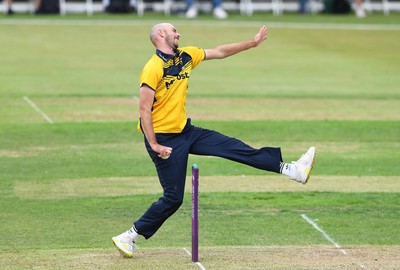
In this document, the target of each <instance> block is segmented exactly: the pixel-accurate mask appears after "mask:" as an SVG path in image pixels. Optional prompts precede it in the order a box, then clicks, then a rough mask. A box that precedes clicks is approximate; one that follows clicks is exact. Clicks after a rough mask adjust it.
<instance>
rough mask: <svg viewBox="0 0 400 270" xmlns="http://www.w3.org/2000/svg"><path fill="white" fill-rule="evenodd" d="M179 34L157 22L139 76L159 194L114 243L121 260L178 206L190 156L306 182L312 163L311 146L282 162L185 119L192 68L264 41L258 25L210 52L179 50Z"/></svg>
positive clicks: (267, 150)
mask: <svg viewBox="0 0 400 270" xmlns="http://www.w3.org/2000/svg"><path fill="white" fill-rule="evenodd" d="M180 37H181V35H180V34H179V33H178V31H177V29H176V28H175V27H174V26H173V25H172V24H170V23H161V24H156V25H154V26H153V27H152V29H151V31H150V40H151V42H152V43H153V45H154V46H155V48H156V51H155V54H154V55H153V56H152V57H151V58H150V60H149V61H148V62H147V63H146V65H145V66H144V68H143V70H142V73H141V74H140V102H139V107H140V108H139V110H140V117H139V122H138V127H137V128H138V131H139V132H141V133H143V134H144V143H145V147H146V149H147V152H148V154H149V156H150V158H151V159H152V161H153V163H154V165H155V168H156V170H157V173H158V177H159V181H160V184H161V186H162V188H163V196H162V197H161V198H160V199H159V200H158V201H156V202H154V203H153V204H152V205H151V206H150V208H149V209H148V210H147V211H146V212H145V213H144V214H143V215H142V216H141V217H140V218H139V219H138V220H137V221H135V222H134V224H133V227H132V228H130V229H129V230H127V231H126V232H124V233H122V234H120V235H118V236H116V237H113V238H112V241H113V243H114V244H115V246H116V247H117V248H118V249H119V251H120V252H121V254H122V255H123V256H124V257H132V254H133V250H134V248H135V246H136V242H137V239H138V237H139V236H140V235H141V236H143V237H144V238H146V239H149V238H150V237H152V236H153V235H154V234H155V233H156V232H157V230H158V229H159V228H160V227H161V226H162V224H163V223H164V222H165V221H166V220H167V219H168V218H169V217H170V216H171V215H173V214H174V213H175V212H176V211H177V210H178V209H179V207H180V206H181V205H182V202H183V196H184V191H185V180H186V170H187V163H188V157H189V154H194V155H204V156H216V157H222V158H226V159H229V160H231V161H234V162H239V163H242V164H246V165H248V166H252V167H254V168H257V169H260V170H264V171H269V172H275V173H280V174H284V175H287V176H289V178H290V179H292V180H294V181H297V182H300V183H302V184H305V183H307V181H308V179H309V177H310V173H311V170H312V168H313V164H314V161H315V148H314V147H311V148H310V149H309V150H308V151H307V152H306V153H305V154H304V155H302V157H301V158H300V159H299V160H298V161H296V162H292V163H284V162H283V161H282V155H281V150H280V148H275V147H262V148H260V149H255V148H253V147H251V146H249V145H247V144H245V143H243V142H242V141H240V140H238V139H235V138H231V137H228V136H226V135H223V134H221V133H219V132H216V131H213V130H208V129H204V128H201V127H197V126H194V125H192V124H191V119H189V118H187V116H186V106H185V103H186V94H187V91H188V83H189V79H190V77H191V76H192V70H193V69H194V68H196V67H197V66H198V65H199V64H200V63H201V62H202V61H205V60H212V59H223V58H226V57H229V56H232V55H234V54H237V53H240V52H242V51H245V50H248V49H251V48H255V47H257V46H259V45H260V44H261V43H263V42H264V41H265V40H266V39H267V28H266V27H265V26H262V27H261V28H260V30H259V31H258V33H257V34H256V35H255V36H254V37H253V38H252V39H250V40H248V41H243V42H237V43H231V44H225V45H220V46H217V47H215V48H213V49H201V48H198V47H194V46H188V47H182V48H180V47H179V39H180Z"/></svg>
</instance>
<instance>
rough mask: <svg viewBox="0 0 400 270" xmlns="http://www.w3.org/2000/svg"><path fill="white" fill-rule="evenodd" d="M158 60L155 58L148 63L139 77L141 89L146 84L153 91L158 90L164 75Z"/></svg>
mask: <svg viewBox="0 0 400 270" xmlns="http://www.w3.org/2000/svg"><path fill="white" fill-rule="evenodd" d="M157 60H158V59H157V58H154V57H153V58H151V59H150V60H149V61H148V62H147V63H146V65H145V66H144V68H143V70H142V73H141V74H140V77H139V84H140V85H139V87H141V86H142V85H144V84H146V85H148V86H149V87H150V88H151V89H153V90H156V89H157V85H158V83H159V82H160V81H161V79H162V75H163V68H162V65H161V64H160V62H159V61H157Z"/></svg>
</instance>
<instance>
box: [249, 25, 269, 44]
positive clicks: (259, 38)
mask: <svg viewBox="0 0 400 270" xmlns="http://www.w3.org/2000/svg"><path fill="white" fill-rule="evenodd" d="M267 34H268V29H267V27H266V26H265V25H263V26H262V27H261V28H260V31H259V32H258V33H257V34H256V35H255V36H254V38H253V42H254V47H257V46H258V45H260V44H261V43H262V42H263V41H264V40H266V39H267Z"/></svg>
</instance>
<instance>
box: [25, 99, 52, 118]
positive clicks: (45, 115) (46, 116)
mask: <svg viewBox="0 0 400 270" xmlns="http://www.w3.org/2000/svg"><path fill="white" fill-rule="evenodd" d="M23 99H24V100H25V101H26V102H27V103H28V104H29V105H31V107H32V108H33V109H34V110H35V111H37V112H38V113H40V114H41V115H42V116H43V118H44V119H45V120H46V121H47V122H48V123H50V124H53V120H51V118H50V117H49V116H48V115H47V114H45V113H44V112H43V111H42V110H41V109H40V108H39V107H38V106H37V105H36V104H35V103H34V102H33V101H32V100H30V99H29V98H28V97H27V96H24V97H23Z"/></svg>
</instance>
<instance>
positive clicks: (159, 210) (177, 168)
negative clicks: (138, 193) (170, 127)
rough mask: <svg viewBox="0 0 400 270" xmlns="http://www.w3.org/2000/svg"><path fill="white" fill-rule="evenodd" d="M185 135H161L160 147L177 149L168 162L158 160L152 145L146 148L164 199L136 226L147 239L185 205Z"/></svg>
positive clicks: (155, 203) (150, 209) (159, 137)
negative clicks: (183, 136)
mask: <svg viewBox="0 0 400 270" xmlns="http://www.w3.org/2000/svg"><path fill="white" fill-rule="evenodd" d="M180 138H181V135H179V134H177V135H170V134H165V135H160V134H157V141H158V142H159V143H160V144H163V145H166V146H169V147H172V148H173V151H172V154H171V156H170V158H168V159H162V158H160V157H158V154H157V153H155V152H153V150H152V149H151V148H150V146H149V145H148V143H147V142H146V148H147V151H148V152H149V155H150V157H151V159H152V160H153V162H154V165H155V167H156V169H157V173H158V177H159V180H160V184H161V186H162V188H163V197H161V198H160V199H159V200H158V201H156V202H154V203H153V204H152V205H151V206H150V208H149V209H148V210H147V211H146V212H145V213H144V214H143V216H142V217H141V218H139V219H138V220H137V221H136V222H135V223H134V225H135V228H136V230H137V232H138V233H139V234H140V235H143V236H144V237H145V238H146V239H148V238H150V237H151V236H152V235H154V234H155V233H156V231H157V230H158V229H159V228H160V227H161V225H162V224H163V223H164V222H165V221H166V220H167V219H168V218H169V217H170V216H171V215H173V214H174V213H175V212H176V211H177V210H178V209H179V207H180V206H181V205H182V202H183V196H184V192H185V181H186V168H187V162H188V147H187V146H186V145H185V144H184V142H183V141H182V140H181V139H180Z"/></svg>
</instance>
